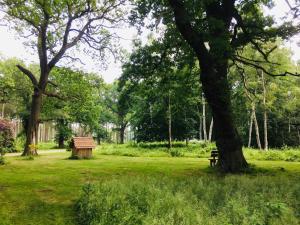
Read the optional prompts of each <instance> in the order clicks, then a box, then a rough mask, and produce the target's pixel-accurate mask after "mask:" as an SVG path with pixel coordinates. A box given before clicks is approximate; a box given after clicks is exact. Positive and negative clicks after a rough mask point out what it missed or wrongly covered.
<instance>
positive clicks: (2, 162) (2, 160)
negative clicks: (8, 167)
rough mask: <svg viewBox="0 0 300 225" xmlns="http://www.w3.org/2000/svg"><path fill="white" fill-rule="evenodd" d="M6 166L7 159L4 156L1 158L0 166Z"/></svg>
mask: <svg viewBox="0 0 300 225" xmlns="http://www.w3.org/2000/svg"><path fill="white" fill-rule="evenodd" d="M2 165H5V159H4V157H3V156H0V166H2Z"/></svg>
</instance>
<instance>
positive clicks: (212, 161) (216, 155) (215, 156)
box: [208, 150, 219, 167]
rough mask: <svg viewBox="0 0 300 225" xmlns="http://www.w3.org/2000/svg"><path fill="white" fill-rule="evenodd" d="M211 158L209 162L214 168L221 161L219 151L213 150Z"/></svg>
mask: <svg viewBox="0 0 300 225" xmlns="http://www.w3.org/2000/svg"><path fill="white" fill-rule="evenodd" d="M210 157H211V158H209V159H208V160H209V162H210V166H211V167H213V166H215V165H216V164H217V161H218V159H219V152H218V150H212V151H211V153H210Z"/></svg>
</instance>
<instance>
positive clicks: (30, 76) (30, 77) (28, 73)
mask: <svg viewBox="0 0 300 225" xmlns="http://www.w3.org/2000/svg"><path fill="white" fill-rule="evenodd" d="M16 66H17V67H18V69H19V70H20V71H21V72H23V73H24V74H25V75H26V76H27V77H29V79H30V80H31V82H32V84H33V86H34V87H38V81H37V79H36V78H35V76H34V75H33V73H32V72H31V71H30V70H28V69H26V68H24V67H23V66H21V65H16Z"/></svg>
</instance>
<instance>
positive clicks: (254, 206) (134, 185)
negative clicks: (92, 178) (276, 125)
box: [76, 175, 300, 225]
mask: <svg viewBox="0 0 300 225" xmlns="http://www.w3.org/2000/svg"><path fill="white" fill-rule="evenodd" d="M287 187H288V188H287ZM299 202H300V183H299V182H297V181H296V179H288V178H286V177H284V176H278V177H269V176H264V175H262V176H254V177H251V176H246V177H241V176H226V177H217V176H209V175H205V176H202V177H200V178H185V179H170V178H167V177H162V178H161V179H156V178H128V177H126V178H123V179H118V180H117V179H115V180H112V181H107V182H104V183H98V184H93V185H91V184H87V185H85V186H84V188H83V193H82V195H81V197H80V199H79V201H78V202H77V204H76V214H77V218H78V222H79V224H80V225H92V224H93V225H96V224H97V225H119V224H124V225H125V224H126V225H139V224H141V225H142V224H144V225H148V224H149V225H150V224H151V225H154V224H157V225H163V224H170V225H197V224H203V225H204V224H205V225H209V224H211V225H222V224H224V225H225V224H226V225H227V224H232V225H265V224H274V225H275V224H291V225H292V224H295V225H296V224H299V219H300V204H299Z"/></svg>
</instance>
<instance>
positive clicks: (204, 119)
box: [202, 93, 207, 141]
mask: <svg viewBox="0 0 300 225" xmlns="http://www.w3.org/2000/svg"><path fill="white" fill-rule="evenodd" d="M202 119H203V123H202V124H203V137H204V141H207V132H206V109H205V98H204V94H203V93H202Z"/></svg>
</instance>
